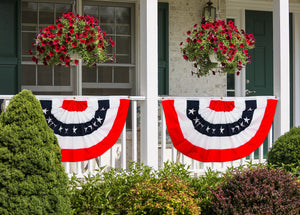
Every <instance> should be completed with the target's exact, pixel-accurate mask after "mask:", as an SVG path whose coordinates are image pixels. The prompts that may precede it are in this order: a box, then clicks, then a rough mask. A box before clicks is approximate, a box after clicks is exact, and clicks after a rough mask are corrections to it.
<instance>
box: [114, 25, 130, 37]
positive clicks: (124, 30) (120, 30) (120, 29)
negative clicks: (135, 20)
mask: <svg viewBox="0 0 300 215" xmlns="http://www.w3.org/2000/svg"><path fill="white" fill-rule="evenodd" d="M116 30H117V34H121V35H130V33H131V32H130V25H122V26H117V27H116Z"/></svg>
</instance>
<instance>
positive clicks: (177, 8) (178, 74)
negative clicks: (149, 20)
mask: <svg viewBox="0 0 300 215" xmlns="http://www.w3.org/2000/svg"><path fill="white" fill-rule="evenodd" d="M159 2H167V3H169V95H171V96H225V95H226V89H227V84H226V75H218V74H217V75H216V76H213V75H209V76H207V77H200V78H197V77H196V76H192V75H191V70H192V69H193V67H192V64H191V63H189V62H185V61H184V59H183V57H182V55H181V52H180V46H179V44H180V42H181V41H185V39H186V37H187V35H186V32H187V31H188V30H190V29H191V28H192V27H193V25H194V24H196V23H197V24H199V23H200V22H201V18H202V10H203V7H204V6H205V5H206V3H207V2H208V1H207V0H191V1H186V0H164V1H159ZM212 2H213V3H214V4H213V6H215V7H217V2H218V1H217V0H215V1H212ZM219 2H220V10H221V13H220V15H221V19H224V18H225V1H224V0H223V1H219Z"/></svg>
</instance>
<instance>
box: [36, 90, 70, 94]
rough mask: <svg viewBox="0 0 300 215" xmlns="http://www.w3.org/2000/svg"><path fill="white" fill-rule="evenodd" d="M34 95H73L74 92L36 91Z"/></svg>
mask: <svg viewBox="0 0 300 215" xmlns="http://www.w3.org/2000/svg"><path fill="white" fill-rule="evenodd" d="M34 95H73V93H72V92H57V91H55V92H51V91H48V92H34Z"/></svg>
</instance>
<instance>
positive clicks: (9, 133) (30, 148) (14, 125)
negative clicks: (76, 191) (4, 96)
mask: <svg viewBox="0 0 300 215" xmlns="http://www.w3.org/2000/svg"><path fill="white" fill-rule="evenodd" d="M60 159H61V154H60V147H59V145H58V142H57V139H56V137H55V135H54V133H53V131H52V130H51V129H50V128H49V127H48V125H47V123H46V120H45V117H44V115H43V111H42V108H41V105H40V102H39V101H38V100H37V99H36V98H35V97H34V96H33V94H32V93H31V92H30V91H28V90H23V91H22V92H20V93H19V94H18V95H16V96H14V97H13V98H12V99H11V101H10V103H9V105H8V107H7V109H6V111H5V112H3V113H2V114H1V116H0V214H9V215H11V214H70V213H71V208H70V197H69V191H68V183H69V182H68V177H67V175H66V174H65V172H64V167H63V166H62V164H61V162H60Z"/></svg>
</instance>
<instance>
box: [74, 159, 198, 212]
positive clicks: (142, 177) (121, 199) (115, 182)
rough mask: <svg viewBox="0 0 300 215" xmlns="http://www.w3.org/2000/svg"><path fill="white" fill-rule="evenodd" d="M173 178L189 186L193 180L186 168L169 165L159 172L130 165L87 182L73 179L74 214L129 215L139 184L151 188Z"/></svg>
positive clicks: (135, 164) (91, 178) (89, 179)
mask: <svg viewBox="0 0 300 215" xmlns="http://www.w3.org/2000/svg"><path fill="white" fill-rule="evenodd" d="M173 175H176V178H177V179H178V181H180V182H181V181H182V182H183V183H188V181H189V180H190V179H191V177H190V172H189V171H188V170H187V168H186V167H185V165H183V164H175V163H169V162H167V163H165V164H164V168H162V169H160V170H157V171H155V170H153V169H152V168H151V167H148V166H145V165H143V164H139V163H134V162H131V163H130V164H129V169H128V170H122V169H113V168H112V169H110V170H108V171H103V169H101V171H100V172H99V174H97V175H95V176H86V177H85V179H84V180H79V179H76V178H75V177H72V180H71V192H72V197H71V203H72V208H73V211H74V213H75V214H127V213H128V208H129V206H128V199H129V194H130V191H131V190H132V189H135V186H136V185H137V184H141V183H143V182H145V183H146V182H147V183H149V185H150V184H152V183H153V184H155V183H158V182H157V180H160V179H161V180H162V179H165V178H168V177H170V176H173ZM172 180H173V179H172ZM161 183H162V182H161ZM145 186H146V185H145ZM176 186H179V185H176ZM180 186H181V185H180ZM185 186H187V184H186V185H185ZM78 187H81V189H78ZM188 189H190V188H188ZM195 201H198V200H195Z"/></svg>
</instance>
